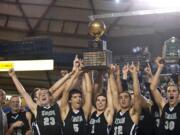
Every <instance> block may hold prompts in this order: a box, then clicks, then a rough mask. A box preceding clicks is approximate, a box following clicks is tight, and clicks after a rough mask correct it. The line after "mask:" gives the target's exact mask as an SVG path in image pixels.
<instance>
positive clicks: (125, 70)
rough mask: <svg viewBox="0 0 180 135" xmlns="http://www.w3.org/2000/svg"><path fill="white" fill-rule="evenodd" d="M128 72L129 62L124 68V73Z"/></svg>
mask: <svg viewBox="0 0 180 135" xmlns="http://www.w3.org/2000/svg"><path fill="white" fill-rule="evenodd" d="M128 72H129V64H126V65H124V66H123V68H122V73H123V74H128Z"/></svg>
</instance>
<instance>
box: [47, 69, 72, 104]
mask: <svg viewBox="0 0 180 135" xmlns="http://www.w3.org/2000/svg"><path fill="white" fill-rule="evenodd" d="M72 74H73V72H69V73H68V74H66V75H65V76H64V77H63V78H62V79H60V80H59V81H58V82H57V83H55V84H54V86H53V87H54V88H55V87H56V86H59V87H56V90H55V89H54V88H53V87H52V88H50V92H52V91H53V90H54V92H53V94H52V96H53V99H54V100H55V101H57V100H59V97H60V95H61V94H62V93H63V91H64V89H65V86H66V83H68V79H70V78H71V76H72ZM58 83H59V84H60V85H58ZM55 85H56V86H55Z"/></svg>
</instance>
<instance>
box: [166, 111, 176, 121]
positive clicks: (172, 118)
mask: <svg viewBox="0 0 180 135" xmlns="http://www.w3.org/2000/svg"><path fill="white" fill-rule="evenodd" d="M165 119H168V120H175V119H177V114H176V113H172V114H168V113H167V112H165Z"/></svg>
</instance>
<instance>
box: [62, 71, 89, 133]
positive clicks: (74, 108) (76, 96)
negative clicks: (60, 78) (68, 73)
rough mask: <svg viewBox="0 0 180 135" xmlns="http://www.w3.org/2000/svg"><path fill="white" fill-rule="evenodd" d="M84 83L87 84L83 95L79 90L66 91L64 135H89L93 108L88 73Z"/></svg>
mask: <svg viewBox="0 0 180 135" xmlns="http://www.w3.org/2000/svg"><path fill="white" fill-rule="evenodd" d="M78 70H79V69H77V71H78ZM78 72H79V71H78ZM82 81H85V82H84V84H86V86H85V87H86V89H85V90H83V93H82V91H80V90H78V89H71V90H69V89H66V90H65V91H64V92H63V96H62V99H61V118H62V121H63V134H65V135H86V134H87V132H86V130H87V120H88V116H89V115H90V111H91V106H92V104H91V99H92V96H91V95H92V83H91V79H90V75H89V74H88V73H87V72H85V73H84V78H83V80H82ZM82 96H84V104H82Z"/></svg>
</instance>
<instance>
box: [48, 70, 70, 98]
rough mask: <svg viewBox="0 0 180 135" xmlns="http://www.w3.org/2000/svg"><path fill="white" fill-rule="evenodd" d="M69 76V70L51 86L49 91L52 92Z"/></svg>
mask: <svg viewBox="0 0 180 135" xmlns="http://www.w3.org/2000/svg"><path fill="white" fill-rule="evenodd" d="M70 76H71V72H70V73H68V74H66V75H65V76H63V77H62V78H60V79H59V80H58V81H57V82H56V83H55V84H53V86H52V87H51V88H49V91H50V92H51V93H52V94H53V93H54V92H56V91H57V90H58V89H59V88H60V87H61V86H62V85H63V84H64V83H65V82H66V81H67V80H68V79H69V78H70Z"/></svg>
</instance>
